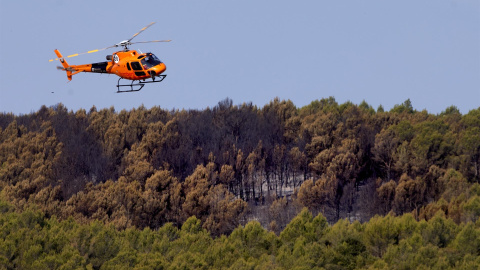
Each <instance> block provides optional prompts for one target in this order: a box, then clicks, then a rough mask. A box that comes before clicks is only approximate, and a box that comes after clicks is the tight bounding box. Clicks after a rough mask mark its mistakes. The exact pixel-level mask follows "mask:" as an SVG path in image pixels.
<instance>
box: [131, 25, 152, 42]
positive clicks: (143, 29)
mask: <svg viewBox="0 0 480 270" xmlns="http://www.w3.org/2000/svg"><path fill="white" fill-rule="evenodd" d="M154 24H155V22H151V23H150V24H149V25H147V26H145V27H144V28H142V29H140V31H138V32H137V33H136V34H135V35H133V36H132V37H131V38H130V39H129V40H128V42H130V41H131V40H132V39H133V38H134V37H136V36H138V35H139V34H140V33H142V32H143V31H145V30H146V29H147V28H148V27H150V26H152V25H154Z"/></svg>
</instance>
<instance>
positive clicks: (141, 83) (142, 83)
mask: <svg viewBox="0 0 480 270" xmlns="http://www.w3.org/2000/svg"><path fill="white" fill-rule="evenodd" d="M165 77H167V75H158V76H157V77H154V78H152V80H151V81H148V82H147V81H138V83H135V81H132V83H131V84H120V80H122V78H120V79H118V82H117V93H128V92H137V91H140V90H142V88H143V87H144V86H145V84H147V83H159V82H161V81H163V79H165ZM155 78H158V79H159V80H155ZM121 87H126V88H130V89H127V90H121V89H120V88H121ZM134 87H135V88H134Z"/></svg>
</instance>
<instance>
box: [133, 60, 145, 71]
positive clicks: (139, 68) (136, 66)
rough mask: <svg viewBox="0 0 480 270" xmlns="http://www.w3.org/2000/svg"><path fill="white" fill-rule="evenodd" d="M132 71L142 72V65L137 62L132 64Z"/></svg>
mask: <svg viewBox="0 0 480 270" xmlns="http://www.w3.org/2000/svg"><path fill="white" fill-rule="evenodd" d="M131 65H132V69H133V70H143V68H142V65H140V63H139V62H132V64H131Z"/></svg>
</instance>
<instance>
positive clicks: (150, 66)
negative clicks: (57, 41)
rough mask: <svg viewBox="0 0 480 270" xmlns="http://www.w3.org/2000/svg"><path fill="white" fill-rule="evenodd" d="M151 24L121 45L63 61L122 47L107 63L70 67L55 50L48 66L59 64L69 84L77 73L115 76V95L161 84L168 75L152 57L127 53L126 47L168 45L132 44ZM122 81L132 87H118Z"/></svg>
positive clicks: (147, 54) (161, 65)
mask: <svg viewBox="0 0 480 270" xmlns="http://www.w3.org/2000/svg"><path fill="white" fill-rule="evenodd" d="M154 23H155V22H152V23H150V24H149V25H147V26H145V27H144V28H142V29H141V30H140V31H139V32H138V33H136V34H135V35H133V36H132V37H131V38H130V39H128V40H124V41H121V42H120V43H117V44H115V45H113V46H110V47H106V48H103V49H98V50H91V51H88V52H84V53H77V54H72V55H69V56H67V57H66V58H70V57H75V56H79V55H82V54H87V53H94V52H98V51H103V50H106V49H110V48H115V47H123V50H122V51H118V52H115V53H113V54H111V55H107V62H99V63H92V64H85V65H69V64H68V63H67V61H66V60H65V58H64V57H63V56H62V54H61V53H60V52H59V51H58V50H54V51H55V54H56V55H57V57H58V58H55V59H50V60H49V62H52V61H55V60H60V62H61V63H62V67H60V66H58V67H57V68H58V69H60V70H63V71H66V72H67V77H68V80H69V81H71V80H72V76H73V75H75V74H78V73H80V72H93V73H109V74H115V75H117V76H119V77H120V78H119V79H118V83H117V93H124V92H136V91H140V90H141V89H142V88H143V86H145V84H146V83H157V82H161V81H163V79H165V77H167V75H165V74H162V73H163V72H164V71H165V70H166V69H167V67H166V66H165V64H164V63H163V62H162V61H160V59H158V58H157V57H156V56H155V55H154V54H153V53H138V52H137V51H135V50H129V49H128V46H130V45H132V44H137V43H150V42H170V41H171V40H153V41H139V42H131V41H132V39H133V38H135V37H136V36H138V34H140V33H141V32H143V31H145V29H147V28H148V27H150V26H152V25H153V24H154ZM122 79H127V80H131V81H132V83H131V84H120V80H122ZM147 79H151V81H146V80H147ZM156 79H157V80H156ZM135 81H138V83H135ZM125 87H127V88H128V87H130V89H127V90H122V89H125ZM134 87H135V88H134ZM121 88H122V89H121Z"/></svg>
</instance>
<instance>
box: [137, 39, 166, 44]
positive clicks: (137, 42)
mask: <svg viewBox="0 0 480 270" xmlns="http://www.w3.org/2000/svg"><path fill="white" fill-rule="evenodd" d="M170 41H172V40H171V39H168V40H152V41H137V42H130V43H129V44H137V43H151V42H170Z"/></svg>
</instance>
